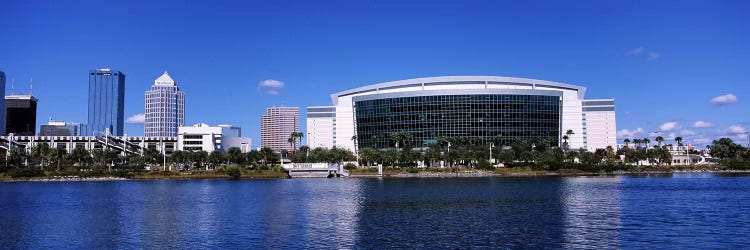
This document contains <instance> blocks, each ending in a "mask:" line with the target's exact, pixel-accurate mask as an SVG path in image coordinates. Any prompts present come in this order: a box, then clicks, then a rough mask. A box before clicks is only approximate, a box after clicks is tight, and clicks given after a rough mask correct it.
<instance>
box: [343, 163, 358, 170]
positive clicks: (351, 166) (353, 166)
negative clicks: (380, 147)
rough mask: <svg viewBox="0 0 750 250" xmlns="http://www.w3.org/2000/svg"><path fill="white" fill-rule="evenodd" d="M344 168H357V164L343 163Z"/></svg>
mask: <svg viewBox="0 0 750 250" xmlns="http://www.w3.org/2000/svg"><path fill="white" fill-rule="evenodd" d="M344 169H346V170H352V169H357V165H354V163H351V162H349V163H346V164H344Z"/></svg>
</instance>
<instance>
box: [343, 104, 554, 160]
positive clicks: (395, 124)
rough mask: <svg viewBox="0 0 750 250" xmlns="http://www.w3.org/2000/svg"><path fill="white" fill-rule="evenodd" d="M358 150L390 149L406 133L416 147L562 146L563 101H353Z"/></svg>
mask: <svg viewBox="0 0 750 250" xmlns="http://www.w3.org/2000/svg"><path fill="white" fill-rule="evenodd" d="M354 107H355V113H356V117H355V122H356V130H357V141H358V146H359V148H368V147H370V148H381V149H382V148H390V147H393V146H394V145H393V143H392V142H391V141H390V140H389V134H390V133H393V132H407V133H410V134H411V135H412V139H411V142H410V144H411V145H412V146H413V147H414V148H423V147H427V146H428V145H429V144H431V143H435V141H436V138H437V137H440V136H445V137H463V138H466V139H469V140H473V141H479V142H480V143H489V142H492V141H495V140H496V139H497V138H498V136H500V137H499V139H500V141H501V144H503V145H509V144H510V143H512V142H513V141H514V140H528V139H533V138H539V139H548V140H550V141H551V142H552V144H553V145H557V144H558V143H559V141H558V140H559V136H560V130H561V128H560V117H561V104H560V97H559V96H547V95H513V94H491V95H490V94H478V95H434V96H413V97H398V98H383V99H374V100H360V101H355V102H354Z"/></svg>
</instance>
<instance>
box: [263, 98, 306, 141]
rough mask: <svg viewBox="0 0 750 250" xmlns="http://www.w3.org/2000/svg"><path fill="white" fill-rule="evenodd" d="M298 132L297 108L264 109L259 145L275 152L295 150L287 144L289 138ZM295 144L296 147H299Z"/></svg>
mask: <svg viewBox="0 0 750 250" xmlns="http://www.w3.org/2000/svg"><path fill="white" fill-rule="evenodd" d="M294 132H299V108H298V107H272V108H267V109H266V114H265V115H263V116H261V125H260V143H261V146H263V147H264V148H271V149H273V150H274V151H276V152H281V151H282V150H286V151H292V150H295V149H294V148H293V147H292V145H291V144H290V143H289V137H290V136H291V135H292V133H294ZM299 145H300V142H299V141H298V142H297V145H295V146H296V147H299Z"/></svg>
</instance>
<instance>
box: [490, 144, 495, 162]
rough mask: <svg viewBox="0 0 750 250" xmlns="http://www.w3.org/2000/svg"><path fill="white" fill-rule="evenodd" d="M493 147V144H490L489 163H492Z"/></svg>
mask: <svg viewBox="0 0 750 250" xmlns="http://www.w3.org/2000/svg"><path fill="white" fill-rule="evenodd" d="M493 147H495V143H493V142H490V163H493V162H492V148H493Z"/></svg>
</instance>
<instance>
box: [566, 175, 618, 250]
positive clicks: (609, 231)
mask: <svg viewBox="0 0 750 250" xmlns="http://www.w3.org/2000/svg"><path fill="white" fill-rule="evenodd" d="M563 183H564V185H563V187H562V188H563V192H562V193H561V195H562V196H563V197H561V198H562V201H563V205H564V209H565V210H564V217H565V227H564V228H565V240H564V244H565V245H564V246H565V248H571V247H576V246H577V247H580V246H588V247H590V248H594V249H609V248H622V245H621V244H622V242H621V237H620V230H619V229H620V228H621V226H622V222H621V215H622V200H621V191H622V178H621V177H612V178H584V177H579V178H565V179H563Z"/></svg>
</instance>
